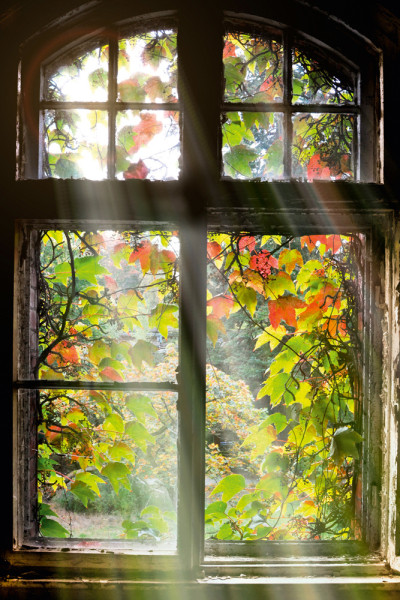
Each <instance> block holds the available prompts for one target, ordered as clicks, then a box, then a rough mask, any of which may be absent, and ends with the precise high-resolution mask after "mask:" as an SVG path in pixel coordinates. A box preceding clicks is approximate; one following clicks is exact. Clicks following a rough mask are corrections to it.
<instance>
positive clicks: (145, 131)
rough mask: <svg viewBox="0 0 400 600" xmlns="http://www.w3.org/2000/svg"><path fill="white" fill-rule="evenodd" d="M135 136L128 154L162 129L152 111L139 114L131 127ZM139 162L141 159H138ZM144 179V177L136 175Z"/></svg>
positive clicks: (147, 141)
mask: <svg viewBox="0 0 400 600" xmlns="http://www.w3.org/2000/svg"><path fill="white" fill-rule="evenodd" d="M133 131H134V133H135V136H134V138H133V145H132V146H131V148H129V150H128V152H129V154H135V152H137V151H138V150H139V148H140V147H141V146H146V145H147V144H148V143H149V142H150V141H151V140H152V139H153V137H154V136H155V135H157V133H160V131H162V123H160V121H157V118H156V116H155V115H153V114H152V113H144V114H141V115H140V123H139V124H138V125H135V126H134V128H133ZM139 162H141V161H139ZM137 179H144V177H137Z"/></svg>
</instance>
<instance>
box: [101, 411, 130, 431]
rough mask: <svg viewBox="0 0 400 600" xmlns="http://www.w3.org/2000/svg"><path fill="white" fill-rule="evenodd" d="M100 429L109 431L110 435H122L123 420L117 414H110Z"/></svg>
mask: <svg viewBox="0 0 400 600" xmlns="http://www.w3.org/2000/svg"><path fill="white" fill-rule="evenodd" d="M102 429H103V430H104V431H110V432H111V433H124V429H125V424H124V420H123V418H122V417H121V415H118V414H117V413H112V414H111V415H109V416H108V417H107V418H106V419H105V421H104V423H103V425H102Z"/></svg>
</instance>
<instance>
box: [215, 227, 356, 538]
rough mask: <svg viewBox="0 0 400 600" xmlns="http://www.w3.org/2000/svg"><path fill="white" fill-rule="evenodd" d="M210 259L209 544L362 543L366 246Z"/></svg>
mask: <svg viewBox="0 0 400 600" xmlns="http://www.w3.org/2000/svg"><path fill="white" fill-rule="evenodd" d="M207 249H208V290H207V297H208V302H207V305H208V316H207V334H208V346H207V363H208V364H207V393H206V448H205V452H206V481H205V494H206V523H205V533H206V538H207V539H210V540H215V541H218V540H233V541H234V540H245V541H251V540H320V539H321V540H335V539H354V538H359V536H360V528H359V518H360V499H359V497H358V496H357V495H356V489H357V482H358V483H359V482H360V479H359V477H360V475H359V473H360V465H359V456H360V443H361V440H362V436H361V434H360V429H359V427H360V417H361V405H360V397H361V394H360V381H361V350H360V332H359V327H360V325H359V323H360V321H361V314H360V313H359V308H360V307H361V306H362V293H363V292H362V285H361V267H360V266H359V265H358V264H357V262H356V257H360V256H362V238H360V237H358V236H345V235H333V234H332V235H312V236H302V237H294V236H290V237H286V236H276V235H275V236H274V235H264V236H261V235H257V236H253V235H250V234H249V233H242V234H210V235H209V237H208V244H207Z"/></svg>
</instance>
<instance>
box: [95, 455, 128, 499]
mask: <svg viewBox="0 0 400 600" xmlns="http://www.w3.org/2000/svg"><path fill="white" fill-rule="evenodd" d="M101 474H102V475H105V476H106V477H108V479H109V481H110V483H111V485H112V487H113V489H114V491H115V493H116V494H118V492H119V489H120V487H121V486H123V487H125V488H126V489H128V490H130V489H131V486H130V483H129V479H128V475H129V474H130V470H129V468H128V467H127V466H126V465H125V464H124V463H122V462H110V463H108V465H106V466H105V467H103V468H102V470H101Z"/></svg>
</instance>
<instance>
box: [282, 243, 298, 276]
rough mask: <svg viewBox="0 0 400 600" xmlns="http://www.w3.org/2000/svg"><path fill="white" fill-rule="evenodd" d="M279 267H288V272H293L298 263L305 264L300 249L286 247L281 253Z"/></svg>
mask: <svg viewBox="0 0 400 600" xmlns="http://www.w3.org/2000/svg"><path fill="white" fill-rule="evenodd" d="M278 264H279V268H280V269H282V267H283V266H285V267H286V272H287V273H289V274H290V273H291V272H292V271H293V270H294V268H295V266H296V265H299V267H301V266H303V257H302V255H301V254H300V252H299V251H298V250H289V249H288V248H284V249H283V250H282V251H281V253H280V255H279V261H278Z"/></svg>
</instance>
